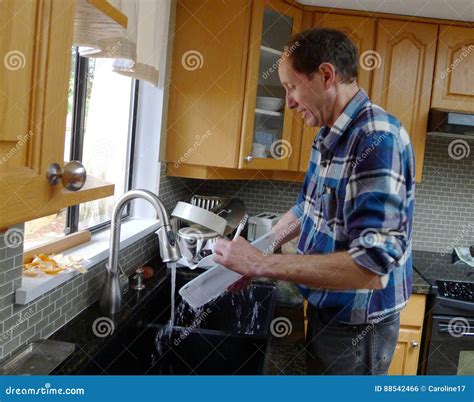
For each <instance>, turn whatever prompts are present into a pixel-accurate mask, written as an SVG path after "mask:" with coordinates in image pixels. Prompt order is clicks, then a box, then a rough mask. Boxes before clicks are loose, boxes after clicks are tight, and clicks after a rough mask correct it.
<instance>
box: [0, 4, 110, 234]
mask: <svg viewBox="0 0 474 402" xmlns="http://www.w3.org/2000/svg"><path fill="white" fill-rule="evenodd" d="M74 15H75V1H74V0H62V1H52V0H41V1H40V0H38V1H36V0H35V1H33V0H29V1H23V0H5V1H0V54H1V55H2V63H0V186H1V189H2V192H1V195H0V228H5V227H7V226H9V225H12V224H16V223H19V222H24V221H27V220H30V219H34V218H38V217H41V216H46V215H49V214H52V213H56V212H58V211H59V210H60V209H61V208H63V207H65V206H69V205H73V204H75V203H77V202H76V197H72V196H71V195H70V194H71V192H70V191H67V190H64V188H63V187H62V185H61V184H57V185H55V186H52V185H50V184H49V183H48V181H47V179H46V172H47V170H48V167H49V166H50V165H51V164H52V163H58V164H60V165H61V166H62V165H63V157H64V137H65V127H66V115H67V97H68V86H69V76H70V59H71V46H72V36H73V29H74ZM92 183H94V185H92ZM74 194H75V195H77V197H81V199H82V200H83V201H84V200H85V199H87V200H92V199H96V198H101V197H105V196H108V195H112V194H113V185H111V184H107V183H104V182H102V181H100V180H98V181H96V180H92V181H90V182H86V185H85V186H84V188H83V189H82V190H81V191H79V192H76V193H74Z"/></svg>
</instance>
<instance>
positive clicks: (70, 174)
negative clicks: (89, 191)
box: [46, 161, 87, 191]
mask: <svg viewBox="0 0 474 402" xmlns="http://www.w3.org/2000/svg"><path fill="white" fill-rule="evenodd" d="M46 177H47V179H48V183H49V184H51V185H52V186H55V185H56V184H58V183H59V181H60V180H61V182H62V183H63V186H64V188H66V189H67V190H70V191H77V190H80V189H81V188H82V187H83V186H84V184H85V182H86V179H87V173H86V168H85V167H84V165H83V164H82V163H81V162H79V161H71V162H68V163H66V165H64V168H63V169H61V166H59V164H57V163H52V164H51V165H50V166H49V168H48V172H47V174H46Z"/></svg>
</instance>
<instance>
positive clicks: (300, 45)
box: [286, 28, 358, 84]
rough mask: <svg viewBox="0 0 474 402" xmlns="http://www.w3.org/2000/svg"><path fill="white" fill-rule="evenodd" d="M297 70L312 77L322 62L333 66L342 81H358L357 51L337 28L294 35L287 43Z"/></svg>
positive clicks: (316, 29) (288, 51) (317, 29)
mask: <svg viewBox="0 0 474 402" xmlns="http://www.w3.org/2000/svg"><path fill="white" fill-rule="evenodd" d="M286 52H287V54H288V55H289V58H290V60H291V62H292V64H293V68H294V69H295V70H296V71H297V72H299V73H304V74H306V75H307V76H308V77H310V76H311V75H312V74H313V73H314V72H315V71H316V70H317V69H318V67H319V66H320V65H321V64H322V63H331V64H332V65H333V66H334V68H335V69H336V72H337V74H338V75H339V76H340V77H341V79H342V81H343V82H345V83H347V84H350V83H352V82H354V81H356V80H357V77H358V73H357V67H358V54H357V48H356V46H355V45H354V42H352V41H351V40H350V39H349V37H348V36H347V35H346V34H345V33H343V32H341V31H337V30H335V29H322V28H314V29H310V30H307V31H303V32H301V33H298V34H296V35H294V36H293V37H292V38H291V39H290V40H289V42H288V44H287V50H286Z"/></svg>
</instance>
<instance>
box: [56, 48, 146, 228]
mask: <svg viewBox="0 0 474 402" xmlns="http://www.w3.org/2000/svg"><path fill="white" fill-rule="evenodd" d="M88 70H89V59H88V58H87V57H82V56H80V55H79V51H78V49H77V48H75V69H74V87H73V106H72V127H71V147H70V150H69V156H70V160H71V161H72V160H78V161H82V157H83V145H84V126H85V118H86V97H87V74H88ZM131 85H132V87H131V91H130V94H131V97H130V113H129V116H130V117H129V123H128V141H127V142H128V143H127V161H126V169H125V191H128V190H130V189H131V188H132V186H133V161H134V152H135V140H136V131H137V118H138V96H139V81H138V80H136V79H132V83H131ZM86 169H87V166H86ZM80 207H81V204H78V205H73V206H71V207H68V208H67V211H66V227H65V235H68V234H71V233H76V232H78V231H79V218H80ZM130 215H131V207H130V205H127V207H126V208H125V210H124V214H123V215H122V220H124V219H126V218H128V217H129V216H130ZM110 222H111V220H110V219H109V220H106V221H104V222H101V223H98V224H97V225H94V226H91V227H88V228H84V229H83V230H89V231H90V232H92V233H95V232H97V231H100V230H103V229H105V228H107V227H109V226H110Z"/></svg>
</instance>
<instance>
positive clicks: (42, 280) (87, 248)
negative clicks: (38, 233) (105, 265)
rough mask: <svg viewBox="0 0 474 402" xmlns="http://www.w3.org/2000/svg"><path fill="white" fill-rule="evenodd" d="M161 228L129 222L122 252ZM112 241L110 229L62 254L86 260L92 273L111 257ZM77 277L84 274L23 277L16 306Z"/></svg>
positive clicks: (137, 220)
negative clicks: (98, 265)
mask: <svg viewBox="0 0 474 402" xmlns="http://www.w3.org/2000/svg"><path fill="white" fill-rule="evenodd" d="M158 227H159V221H158V220H156V219H141V218H129V219H127V220H126V221H124V222H123V223H122V226H121V231H120V249H123V248H124V247H127V246H129V245H130V244H132V243H135V242H136V241H138V240H140V239H141V238H143V237H145V236H147V235H149V234H150V233H153V232H155V231H156V230H157V229H158ZM109 241H110V229H106V230H103V231H100V232H98V233H95V234H94V235H93V236H92V240H91V241H90V242H88V243H85V244H81V245H79V246H76V247H73V248H71V249H69V250H67V251H65V252H63V254H64V255H74V256H80V257H82V258H84V259H85V260H87V261H86V262H85V263H84V268H85V269H89V268H91V267H93V266H95V265H97V264H98V263H100V262H102V261H105V260H106V259H107V258H108V257H109V249H110V245H109ZM77 275H81V274H80V273H79V272H76V271H74V272H64V273H62V274H58V275H55V276H42V277H37V278H28V277H23V278H22V279H21V286H20V287H19V288H18V289H17V290H16V292H15V303H16V304H27V303H29V302H31V301H33V300H35V299H37V298H38V297H40V296H42V295H43V294H45V293H47V292H49V291H50V290H52V289H54V288H56V287H57V286H59V285H61V284H63V283H64V282H67V281H69V280H70V279H71V278H74V277H75V276H77Z"/></svg>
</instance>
